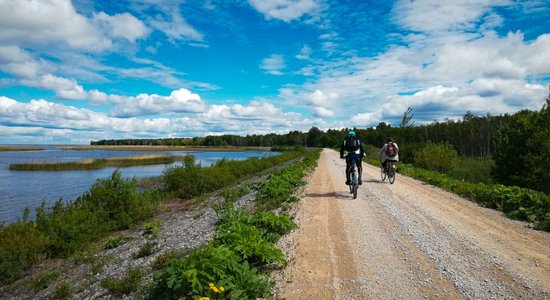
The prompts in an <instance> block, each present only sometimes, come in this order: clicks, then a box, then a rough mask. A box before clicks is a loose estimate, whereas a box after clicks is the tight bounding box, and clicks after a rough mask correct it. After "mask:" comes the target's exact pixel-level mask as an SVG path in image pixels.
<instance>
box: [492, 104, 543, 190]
mask: <svg viewBox="0 0 550 300" xmlns="http://www.w3.org/2000/svg"><path fill="white" fill-rule="evenodd" d="M549 106H550V97H549V98H548V99H546V104H545V105H544V106H543V108H542V110H541V111H540V112H532V111H527V110H523V111H520V112H518V113H516V114H515V115H513V116H512V119H511V120H510V121H509V122H507V123H506V124H505V125H504V126H503V128H502V130H501V132H500V138H499V139H497V142H498V144H497V147H496V150H495V153H494V160H495V167H494V169H493V176H494V177H495V179H496V180H497V181H498V182H500V183H502V184H505V185H518V186H522V187H528V188H531V189H535V190H539V191H542V192H545V193H550V172H549V171H548V170H549V169H550V108H549Z"/></svg>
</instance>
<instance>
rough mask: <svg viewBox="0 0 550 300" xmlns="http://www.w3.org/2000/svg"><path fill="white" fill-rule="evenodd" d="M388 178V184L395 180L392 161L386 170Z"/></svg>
mask: <svg viewBox="0 0 550 300" xmlns="http://www.w3.org/2000/svg"><path fill="white" fill-rule="evenodd" d="M388 180H389V181H390V184H393V183H394V182H395V164H393V163H392V164H391V165H390V168H389V170H388Z"/></svg>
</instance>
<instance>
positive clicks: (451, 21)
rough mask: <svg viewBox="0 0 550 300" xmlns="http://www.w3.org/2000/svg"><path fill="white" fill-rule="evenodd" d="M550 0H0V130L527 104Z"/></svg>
mask: <svg viewBox="0 0 550 300" xmlns="http://www.w3.org/2000/svg"><path fill="white" fill-rule="evenodd" d="M549 19H550V3H549V2H548V0H534V1H521V0H461V1H458V0H456V1H452V0H417V1H411V0H397V1H389V0H387V1H386V0H373V1H367V0H365V1H350V0H342V1H337V0H248V1H247V0H220V1H217V0H189V1H175V0H120V1H108V0H104V1H92V0H72V1H71V0H17V1H14V0H0V144H89V143H90V141H92V140H100V139H123V138H169V137H197V136H198V137H201V136H207V135H222V134H236V135H242V136H244V135H247V134H266V133H279V134H285V133H288V132H289V131H294V130H298V131H304V132H305V131H308V130H309V129H310V128H311V127H313V126H315V127H318V128H320V129H321V130H327V129H330V128H333V129H340V128H353V127H357V128H366V127H374V126H376V125H378V124H379V123H380V122H385V123H388V124H391V125H392V126H398V125H399V123H400V121H401V119H402V116H403V113H404V112H405V111H406V110H407V108H408V107H411V108H412V113H413V114H414V117H413V120H414V121H415V124H417V125H419V124H427V123H431V122H434V121H445V120H460V119H462V117H463V116H464V114H466V113H467V112H470V113H473V114H474V115H486V114H488V113H489V114H492V115H499V114H504V113H515V112H517V111H519V110H522V109H529V110H540V109H541V108H542V106H543V105H544V103H545V99H546V98H547V97H548V94H549V84H550V22H549V21H548V20H549Z"/></svg>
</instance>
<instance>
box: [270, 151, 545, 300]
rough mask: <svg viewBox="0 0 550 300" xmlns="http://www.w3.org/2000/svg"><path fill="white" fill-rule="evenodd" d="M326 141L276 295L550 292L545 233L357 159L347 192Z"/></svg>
mask: <svg viewBox="0 0 550 300" xmlns="http://www.w3.org/2000/svg"><path fill="white" fill-rule="evenodd" d="M344 169H345V162H344V161H343V160H341V159H339V157H338V153H337V152H335V151H332V150H328V149H325V150H324V151H323V152H322V154H321V157H320V160H319V166H318V167H317V169H316V170H315V171H314V172H313V174H312V175H311V176H310V179H309V184H308V186H307V187H306V188H305V190H304V192H303V201H302V204H301V206H300V207H299V208H298V210H297V212H296V221H297V222H298V224H299V226H300V228H299V229H298V230H296V231H295V232H293V233H292V234H290V235H288V236H287V237H285V238H284V240H283V241H282V242H281V244H282V245H284V247H285V251H286V252H287V256H288V259H289V261H290V262H289V266H288V267H287V268H286V269H285V270H284V271H282V272H281V273H278V274H276V276H275V277H276V280H277V286H276V296H277V297H278V298H280V299H550V234H548V233H546V232H539V231H535V230H532V229H530V228H528V227H527V226H526V224H525V223H522V222H517V221H513V220H509V219H507V218H505V217H504V216H502V214H501V213H499V212H497V211H494V210H490V209H485V208H482V207H479V206H477V205H476V204H475V203H472V202H470V201H468V200H465V199H463V198H460V197H458V196H456V195H453V194H450V193H447V192H445V191H442V190H440V189H438V188H434V187H432V186H429V185H425V184H423V183H422V182H420V181H417V180H414V179H411V178H408V177H405V176H402V175H399V174H398V175H397V178H396V181H395V183H394V184H393V185H390V184H389V183H388V182H387V181H386V182H381V180H380V170H379V169H378V168H376V167H373V166H369V165H367V164H363V170H364V171H363V182H364V183H363V185H362V186H361V187H360V189H359V195H358V197H357V199H355V200H354V199H352V197H351V195H350V194H349V192H348V191H347V186H346V185H345V184H344V181H345V174H344Z"/></svg>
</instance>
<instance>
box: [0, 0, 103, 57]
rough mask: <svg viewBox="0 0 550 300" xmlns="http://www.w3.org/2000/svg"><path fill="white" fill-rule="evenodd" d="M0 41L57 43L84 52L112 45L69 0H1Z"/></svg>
mask: <svg viewBox="0 0 550 300" xmlns="http://www.w3.org/2000/svg"><path fill="white" fill-rule="evenodd" d="M0 28H2V30H0V42H2V43H4V44H18V45H31V46H35V45H47V44H54V43H58V42H62V43H65V44H66V45H68V46H69V47H72V48H75V49H80V50H84V51H103V50H105V49H108V48H110V47H111V46H112V42H111V40H110V39H108V38H106V37H104V36H103V35H102V34H101V32H100V31H99V30H98V29H97V28H96V27H94V26H93V24H92V23H91V22H90V20H88V19H87V18H86V17H84V16H82V15H80V14H78V13H77V12H76V10H75V9H74V7H73V5H72V3H71V1H70V0H49V1H33V0H19V1H0Z"/></svg>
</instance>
